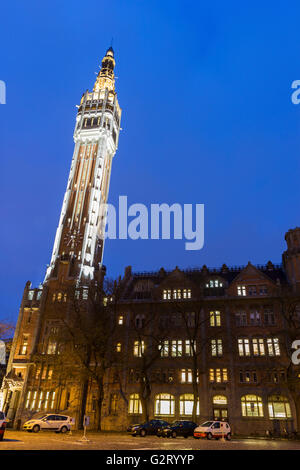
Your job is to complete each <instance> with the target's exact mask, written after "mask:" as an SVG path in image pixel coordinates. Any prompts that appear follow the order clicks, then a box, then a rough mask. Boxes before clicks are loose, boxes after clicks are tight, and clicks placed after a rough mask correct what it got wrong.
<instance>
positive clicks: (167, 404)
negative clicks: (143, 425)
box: [155, 393, 175, 416]
mask: <svg viewBox="0 0 300 470" xmlns="http://www.w3.org/2000/svg"><path fill="white" fill-rule="evenodd" d="M174 411H175V398H174V396H173V395H170V394H169V393H160V394H159V395H156V397H155V414H156V415H159V416H168V415H170V416H173V415H174Z"/></svg>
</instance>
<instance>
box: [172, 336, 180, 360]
mask: <svg viewBox="0 0 300 470" xmlns="http://www.w3.org/2000/svg"><path fill="white" fill-rule="evenodd" d="M171 356H173V357H180V356H182V341H181V339H179V340H172V341H171Z"/></svg>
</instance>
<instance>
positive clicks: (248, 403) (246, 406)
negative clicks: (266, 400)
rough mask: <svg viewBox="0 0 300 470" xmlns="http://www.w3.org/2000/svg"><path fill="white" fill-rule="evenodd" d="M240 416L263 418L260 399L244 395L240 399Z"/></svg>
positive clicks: (255, 396)
mask: <svg viewBox="0 0 300 470" xmlns="http://www.w3.org/2000/svg"><path fill="white" fill-rule="evenodd" d="M241 404H242V416H249V417H250V416H252V417H257V416H263V415H264V412H263V405H262V399H261V397H258V396H257V395H244V396H243V397H242V398H241Z"/></svg>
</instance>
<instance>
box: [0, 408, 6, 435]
mask: <svg viewBox="0 0 300 470" xmlns="http://www.w3.org/2000/svg"><path fill="white" fill-rule="evenodd" d="M5 428H6V418H5V414H4V413H3V411H0V441H3V437H4V432H5Z"/></svg>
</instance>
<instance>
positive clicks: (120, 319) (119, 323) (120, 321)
mask: <svg viewBox="0 0 300 470" xmlns="http://www.w3.org/2000/svg"><path fill="white" fill-rule="evenodd" d="M123 324H124V317H123V315H120V316H119V317H118V325H123Z"/></svg>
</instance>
